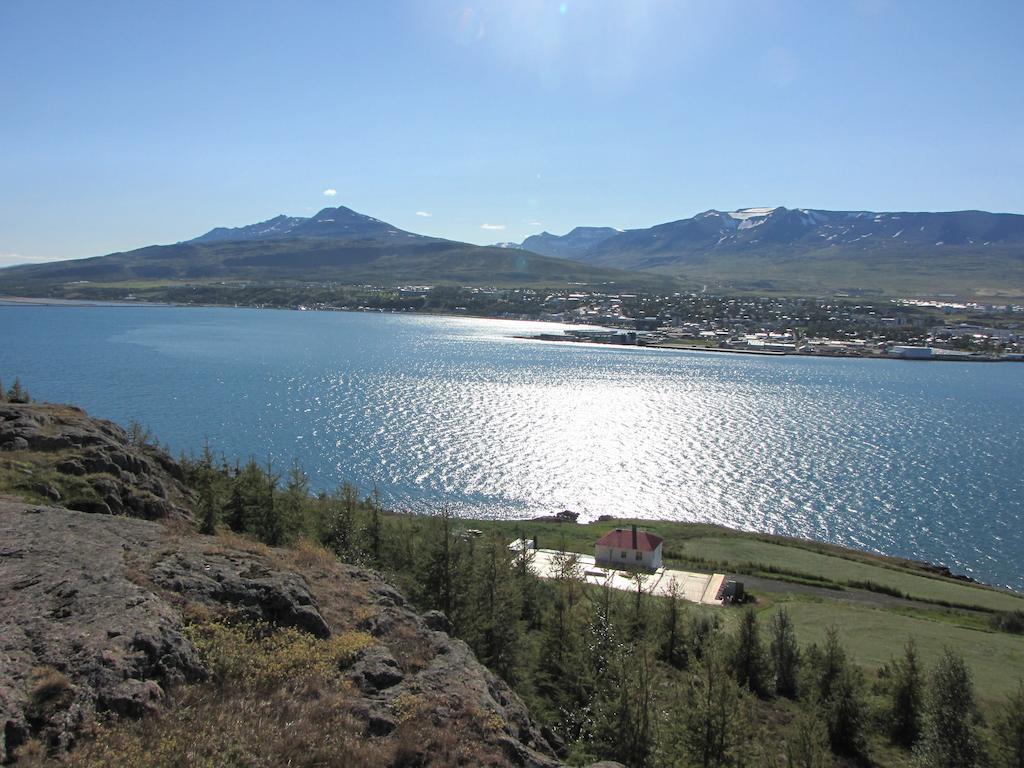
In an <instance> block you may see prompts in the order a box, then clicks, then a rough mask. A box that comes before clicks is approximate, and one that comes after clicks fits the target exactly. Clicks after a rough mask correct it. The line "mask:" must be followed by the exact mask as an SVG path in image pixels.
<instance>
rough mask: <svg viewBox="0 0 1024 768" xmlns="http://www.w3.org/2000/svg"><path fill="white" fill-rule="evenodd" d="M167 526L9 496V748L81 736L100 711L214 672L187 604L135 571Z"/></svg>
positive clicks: (3, 513)
mask: <svg viewBox="0 0 1024 768" xmlns="http://www.w3.org/2000/svg"><path fill="white" fill-rule="evenodd" d="M164 537H165V532H164V529H163V528H162V527H160V526H157V525H153V524H148V523H144V522H141V521H134V520H119V519H115V518H112V517H100V516H92V515H85V514H82V513H77V512H70V511H68V510H63V509H53V508H42V507H33V506H28V505H25V504H21V503H14V502H5V501H0V542H3V545H2V548H0V724H2V726H3V735H2V737H0V759H5V758H7V757H9V756H10V752H11V750H12V749H13V748H15V747H17V746H18V745H19V744H20V743H22V742H23V741H25V740H26V739H27V738H28V737H29V736H30V735H32V736H35V737H37V738H39V739H41V740H42V741H44V742H45V744H46V745H48V746H49V747H50V748H52V749H54V750H56V751H62V750H65V749H67V748H68V747H70V746H71V745H72V744H73V743H74V741H75V738H76V735H77V734H78V733H79V732H80V731H81V730H82V728H83V727H85V726H86V725H87V724H88V722H89V721H90V720H91V719H92V718H93V716H94V715H95V713H96V712H97V711H104V710H106V711H112V712H117V713H123V714H131V715H138V714H142V713H144V712H147V711H152V710H154V709H155V708H156V707H157V706H159V703H160V700H161V699H162V697H163V694H164V688H165V687H166V686H167V685H169V684H174V683H175V682H184V681H190V680H200V679H202V678H203V677H204V676H205V671H204V670H203V668H202V666H201V664H200V663H199V659H198V657H197V655H196V653H195V649H193V648H192V647H191V645H190V644H189V643H188V642H187V641H186V640H185V638H184V636H183V634H182V619H181V615H180V612H179V611H177V610H176V609H175V608H173V607H172V606H171V605H170V604H169V603H168V602H167V601H166V600H164V599H162V598H161V597H160V596H158V595H157V594H154V592H153V591H152V590H150V589H147V588H145V587H144V586H140V584H138V583H136V582H135V581H134V580H133V579H132V575H133V571H132V565H131V563H132V560H133V558H134V557H135V555H136V553H139V552H145V551H147V550H150V549H154V548H156V547H158V546H160V543H161V542H162V541H163V540H164Z"/></svg>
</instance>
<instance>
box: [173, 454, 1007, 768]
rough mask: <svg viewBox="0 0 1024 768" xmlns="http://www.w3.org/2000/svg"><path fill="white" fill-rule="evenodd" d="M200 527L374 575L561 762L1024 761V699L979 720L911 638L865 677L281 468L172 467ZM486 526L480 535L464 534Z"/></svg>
mask: <svg viewBox="0 0 1024 768" xmlns="http://www.w3.org/2000/svg"><path fill="white" fill-rule="evenodd" d="M183 464H184V466H185V468H186V478H187V481H188V482H189V483H190V485H191V486H192V487H193V488H194V489H195V492H196V499H197V504H196V508H197V514H198V517H199V523H200V526H201V528H202V530H203V531H204V532H213V531H215V530H216V529H217V527H218V526H221V525H224V526H228V527H230V528H231V529H233V530H235V531H239V532H244V533H248V534H251V535H253V536H256V537H258V538H259V539H261V540H262V541H264V542H266V543H268V544H272V545H285V544H288V543H290V542H293V541H295V540H297V539H299V538H308V539H311V540H314V541H316V542H318V543H320V544H322V545H323V546H324V547H326V548H328V549H330V550H331V551H333V552H334V553H335V554H336V555H337V556H338V557H339V558H341V559H342V560H345V561H347V562H353V563H359V564H363V565H366V566H369V567H373V568H377V569H379V570H381V571H384V572H386V573H387V574H388V576H389V578H390V579H391V580H392V581H393V582H395V583H396V585H397V586H399V587H400V588H401V589H402V590H403V591H404V592H405V593H406V594H407V595H409V596H410V598H411V599H413V600H414V601H415V603H416V604H417V605H418V606H419V607H420V608H421V609H422V610H431V609H432V610H440V611H443V612H444V614H445V615H446V616H447V617H448V619H449V621H450V623H451V627H452V633H453V634H454V635H456V636H458V637H460V638H462V639H464V640H465V641H466V642H467V643H468V644H469V645H470V647H472V649H473V650H474V652H475V653H476V655H477V657H478V658H479V659H480V660H481V661H482V662H483V663H485V664H486V665H488V666H489V667H490V668H491V669H492V670H494V671H495V672H496V673H498V674H499V675H501V676H502V677H503V678H504V679H505V680H507V681H508V682H509V683H510V684H511V685H512V686H513V687H514V688H515V690H516V691H517V692H518V693H519V694H520V695H521V696H522V697H523V699H524V700H525V701H526V702H527V704H528V705H529V707H530V710H531V712H532V714H533V716H534V718H535V719H536V720H537V721H538V722H539V723H541V724H542V726H543V728H544V732H545V734H546V736H547V737H548V738H549V740H550V741H551V743H552V745H553V746H554V747H555V748H556V750H558V751H559V752H560V754H561V755H562V756H563V757H564V758H566V759H567V760H568V761H569V762H580V763H582V762H587V761H594V760H599V759H613V760H618V761H620V762H622V763H624V764H625V765H627V766H631V767H632V766H636V767H647V766H651V767H653V768H661V767H663V766H664V767H668V766H700V768H739V767H740V766H767V767H769V768H770V767H771V766H778V767H779V768H782V766H787V767H792V768H818V767H819V766H829V765H834V764H837V763H836V761H837V759H838V760H840V761H842V763H843V764H847V765H871V764H874V760H875V759H877V758H878V755H877V754H876V752H877V751H878V750H895V751H896V753H897V754H899V753H902V754H903V755H904V758H903V760H902V762H904V763H906V762H908V761H909V762H911V763H912V764H914V765H917V766H921V767H922V768H924V767H925V766H927V767H928V768H931V767H932V766H941V767H944V768H973V767H975V766H978V767H981V766H999V767H1000V768H1002V767H1003V766H1006V767H1009V766H1014V767H1015V768H1022V766H1024V688H1022V689H1021V690H1020V691H1018V692H1017V694H1016V695H1014V696H1012V697H1010V699H1009V700H1008V701H1007V702H1006V703H1005V704H1004V706H1003V707H1001V709H1000V710H999V711H998V712H997V713H996V715H995V717H994V718H993V719H992V720H991V722H990V723H987V724H986V723H985V722H984V720H983V719H982V716H981V713H980V710H979V707H978V705H977V702H976V698H975V693H974V689H973V684H972V681H971V677H970V674H969V672H968V670H967V668H966V666H965V665H964V662H963V659H962V658H961V657H960V656H959V655H957V654H956V653H955V652H953V651H951V650H947V651H946V653H945V654H944V655H943V657H942V658H941V659H940V660H939V661H938V662H937V663H936V664H935V665H934V667H933V668H932V669H930V670H926V669H925V668H924V666H923V665H922V663H921V661H920V659H919V657H918V652H917V649H916V647H915V645H914V643H913V641H909V642H908V643H907V646H906V650H905V653H904V655H903V656H902V657H901V658H900V659H897V660H893V661H892V662H891V663H890V664H888V665H886V667H885V668H884V669H883V670H882V671H881V673H880V674H879V675H878V677H877V679H876V680H874V681H873V682H871V683H869V681H868V680H867V678H866V676H865V675H864V673H863V672H862V670H861V669H860V667H858V666H857V665H856V664H855V663H854V661H853V660H852V659H851V658H850V656H849V654H848V653H847V651H846V649H845V648H844V647H843V645H842V643H841V641H840V638H839V635H838V633H837V632H836V631H835V630H834V629H830V630H829V631H828V632H827V633H826V637H825V640H824V642H823V643H821V644H812V645H809V646H801V644H800V643H799V642H798V637H797V632H796V628H795V627H794V625H793V622H792V620H791V619H790V617H789V615H788V614H787V612H786V611H785V609H784V607H780V608H778V609H776V610H775V611H773V612H772V614H771V616H770V619H769V620H768V621H767V622H766V623H763V622H762V621H761V620H760V619H759V618H758V615H757V613H756V612H755V611H754V609H753V608H747V609H744V610H742V612H736V613H732V612H727V611H723V610H721V609H710V608H704V607H700V606H696V605H693V604H691V603H687V602H685V601H684V600H683V599H682V597H681V593H679V592H674V593H673V594H672V595H670V596H668V597H657V598H656V597H652V596H651V595H649V594H648V593H647V592H646V591H645V581H646V578H645V576H644V575H643V574H637V575H636V576H635V578H634V582H635V585H636V589H635V590H633V591H631V592H624V591H617V590H612V589H609V588H596V587H592V586H587V585H585V583H584V581H583V573H582V568H581V565H580V562H579V559H578V556H576V555H574V554H572V553H564V554H563V555H562V556H560V557H559V558H558V561H557V567H556V574H555V578H552V579H550V580H541V579H539V578H537V577H536V576H535V575H534V574H533V572H532V571H531V569H530V567H529V560H530V557H529V553H528V550H516V551H513V550H512V549H510V548H509V546H508V544H509V542H508V541H507V540H506V539H505V538H503V537H502V536H501V535H500V534H499V533H498V532H497V530H495V529H488V530H483V531H478V530H474V529H472V528H469V527H468V526H467V521H460V520H457V519H455V518H453V516H452V515H451V514H449V513H448V512H447V511H446V510H443V509H442V510H440V511H439V512H438V513H437V514H435V515H432V516H423V515H402V514H394V513H389V512H387V511H386V510H385V509H383V508H382V505H381V502H380V499H379V497H378V496H377V495H376V494H371V495H369V496H362V495H360V494H359V493H358V492H357V490H356V489H355V488H354V487H353V486H351V485H347V484H346V485H342V486H341V487H340V488H339V489H338V490H337V491H336V492H334V493H320V494H316V495H311V494H310V489H309V481H308V478H307V477H306V475H305V474H304V473H303V472H302V470H301V468H300V467H298V466H297V465H293V466H292V467H291V468H290V469H289V470H288V471H286V472H283V473H282V472H280V471H278V470H277V469H276V468H275V467H274V466H273V465H272V464H270V463H267V464H265V465H261V464H260V463H258V462H256V461H254V460H250V461H248V462H246V463H245V464H239V463H235V464H231V463H229V462H227V461H224V460H223V459H220V460H216V459H215V458H214V456H213V455H212V453H211V452H210V451H209V449H205V450H204V452H203V454H202V455H201V456H199V457H198V458H194V459H185V460H184V461H183ZM472 524H473V525H481V526H483V527H485V528H486V526H485V524H482V523H472Z"/></svg>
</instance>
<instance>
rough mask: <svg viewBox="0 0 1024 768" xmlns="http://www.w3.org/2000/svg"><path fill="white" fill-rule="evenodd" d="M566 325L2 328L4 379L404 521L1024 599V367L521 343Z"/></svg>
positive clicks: (17, 311)
mask: <svg viewBox="0 0 1024 768" xmlns="http://www.w3.org/2000/svg"><path fill="white" fill-rule="evenodd" d="M553 328H556V326H552V325H551V324H547V323H545V324H539V323H521V322H514V321H497V320H478V319H470V318H441V317H426V316H413V315H379V314H359V313H314V312H288V311H269V310H245V309H212V308H203V309H198V308H171V307H133V306H111V307H53V306H0V334H2V336H0V338H2V341H0V376H3V378H4V380H5V381H6V382H7V383H9V382H10V380H11V378H12V377H13V376H14V375H18V376H20V377H21V379H22V381H23V382H24V383H25V384H26V385H27V386H28V388H29V389H30V391H31V392H32V394H33V396H34V397H35V398H36V399H40V400H48V401H52V402H72V403H77V404H79V405H81V406H83V407H84V408H86V409H87V410H88V411H89V412H90V413H92V414H93V415H95V416H101V417H104V418H110V419H113V420H115V421H118V422H119V423H121V424H124V425H127V424H128V423H129V422H130V421H131V420H137V421H139V422H141V423H143V424H145V425H147V426H149V427H150V428H152V430H153V432H154V434H156V435H157V436H159V438H160V439H161V440H163V441H164V442H165V443H167V444H169V446H170V448H171V449H172V451H173V452H178V451H182V450H184V451H187V452H198V451H199V450H200V449H201V448H202V446H203V443H204V441H207V440H208V441H209V444H210V446H211V447H212V448H213V449H214V451H215V452H217V453H220V452H223V453H224V454H225V455H226V456H228V457H230V458H232V459H233V458H234V457H241V458H242V459H245V458H246V457H248V456H250V455H252V456H255V457H256V458H257V459H260V460H261V461H262V460H265V459H266V458H267V457H268V456H269V457H272V458H273V459H274V461H275V462H276V464H277V466H279V467H281V468H286V467H287V465H288V464H290V462H291V461H292V460H293V459H296V460H298V461H299V462H300V464H301V465H302V466H303V467H304V468H305V469H306V471H307V472H308V473H309V474H310V476H311V478H312V484H313V487H314V488H318V489H328V488H332V487H335V486H337V485H338V484H340V483H341V482H342V481H345V480H349V481H351V482H353V483H355V484H356V485H358V486H359V487H360V489H362V490H363V491H370V490H371V489H373V488H374V487H377V488H378V489H379V490H380V492H381V494H382V496H383V497H384V499H385V500H386V501H387V502H388V503H389V504H391V505H394V506H397V507H401V508H409V509H413V510H417V511H427V510H430V509H436V508H437V507H439V506H440V505H442V504H446V505H448V506H449V507H451V508H452V509H453V510H454V511H455V512H457V513H458V514H462V515H474V516H482V517H530V516H535V515H539V514H549V513H552V512H556V511H559V510H562V509H571V510H575V511H577V512H580V513H581V519H582V520H588V519H593V518H595V517H597V516H598V515H601V514H611V515H615V516H632V517H646V518H665V519H673V520H690V521H708V522H716V523H721V524H723V525H728V526H735V527H739V528H744V529H749V530H760V531H769V532H773V533H780V534H788V535H794V536H803V537H811V538H815V539H819V540H822V541H829V542H835V543H839V544H845V545H849V546H855V547H860V548H866V549H869V550H873V551H878V552H884V553H888V554H894V555H901V556H908V557H914V558H919V559H925V560H930V561H933V562H939V563H944V564H946V565H949V566H950V567H951V568H952V569H953V570H954V571H958V572H962V573H967V574H969V575H971V576H973V577H975V578H978V579H981V580H984V581H988V582H990V583H995V584H1000V585H1005V586H1010V587H1012V588H1015V589H1024V565H1022V563H1024V525H1022V511H1024V493H1022V491H1024V487H1022V485H1024V365H1017V364H1010V363H1006V364H997V365H983V364H967V363H913V362H901V361H871V360H835V359H833V360H829V359H814V358H801V357H785V358H762V357H754V356H743V355H726V354H720V353H688V352H676V351H667V350H643V349H628V348H614V347H608V346H600V345H569V344H551V343H544V342H537V341H528V340H522V339H516V338H513V336H514V335H515V334H528V333H536V332H537V331H538V330H544V331H551V330H552V329H553Z"/></svg>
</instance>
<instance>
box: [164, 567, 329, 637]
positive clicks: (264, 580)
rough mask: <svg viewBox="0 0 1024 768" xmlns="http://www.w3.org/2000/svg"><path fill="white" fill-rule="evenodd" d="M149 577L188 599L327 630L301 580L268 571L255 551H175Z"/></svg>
mask: <svg viewBox="0 0 1024 768" xmlns="http://www.w3.org/2000/svg"><path fill="white" fill-rule="evenodd" d="M152 576H153V580H154V581H155V582H156V583H157V584H159V585H160V586H163V587H165V588H167V589H170V590H173V591H175V592H181V593H184V594H187V595H188V596H189V597H190V598H192V599H200V600H205V601H207V602H213V603H221V604H227V605H231V606H234V607H236V608H238V609H239V610H240V612H242V613H244V614H245V615H247V616H249V617H250V618H253V619H259V620H262V621H268V622H271V623H273V624H277V625H280V626H286V627H296V628H298V629H302V630H305V631H306V632H309V633H311V634H313V635H315V636H316V637H321V638H323V637H330V635H331V629H330V627H328V626H327V622H326V621H325V620H324V617H323V616H322V615H321V614H320V611H319V609H318V608H317V605H316V603H315V601H314V600H313V596H312V595H311V594H310V592H309V585H308V584H307V583H306V581H305V579H303V578H302V576H300V575H298V574H296V573H287V572H281V571H273V570H270V569H268V568H266V567H265V566H264V565H262V564H261V563H260V562H259V558H258V556H256V555H245V554H241V553H240V554H235V555H233V556H231V557H228V556H225V555H221V554H208V553H204V552H202V551H201V550H199V549H190V550H186V551H179V552H176V553H174V554H173V555H171V556H170V557H167V558H165V559H163V560H161V561H159V562H158V563H157V564H156V565H155V566H154V567H153V571H152Z"/></svg>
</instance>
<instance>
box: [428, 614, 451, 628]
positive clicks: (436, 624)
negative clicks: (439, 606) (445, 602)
mask: <svg viewBox="0 0 1024 768" xmlns="http://www.w3.org/2000/svg"><path fill="white" fill-rule="evenodd" d="M423 623H424V624H426V626H427V629H432V630H434V631H435V632H451V631H452V623H451V621H449V620H448V617H447V616H445V615H444V614H443V613H441V611H427V612H426V613H424V614H423Z"/></svg>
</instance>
